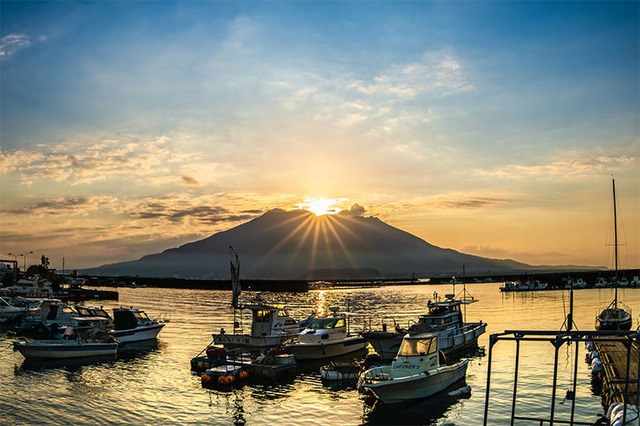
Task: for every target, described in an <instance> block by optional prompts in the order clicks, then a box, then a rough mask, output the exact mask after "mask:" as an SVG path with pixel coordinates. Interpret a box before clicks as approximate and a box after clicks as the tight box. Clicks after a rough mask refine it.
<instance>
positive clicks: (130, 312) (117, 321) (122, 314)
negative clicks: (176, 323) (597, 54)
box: [109, 307, 169, 344]
mask: <svg viewBox="0 0 640 426" xmlns="http://www.w3.org/2000/svg"><path fill="white" fill-rule="evenodd" d="M168 322H169V321H168V320H166V319H164V320H159V319H155V318H153V319H152V318H149V316H148V315H147V314H146V313H145V312H144V311H143V310H141V309H135V308H123V307H120V308H114V309H113V330H110V331H109V334H111V335H112V336H113V337H114V338H115V339H116V340H117V341H118V343H120V344H124V343H132V342H142V341H145V340H151V339H155V338H157V337H158V334H159V333H160V331H162V329H163V328H164V326H165V325H167V323H168Z"/></svg>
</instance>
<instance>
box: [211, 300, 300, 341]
mask: <svg viewBox="0 0 640 426" xmlns="http://www.w3.org/2000/svg"><path fill="white" fill-rule="evenodd" d="M234 311H235V312H234V314H237V315H242V312H237V311H250V312H251V330H250V332H249V333H244V328H243V326H242V322H241V321H234V330H233V333H227V332H226V331H225V329H224V328H222V329H220V332H219V333H217V334H213V335H212V336H213V342H214V343H215V344H217V345H222V346H224V347H225V348H227V349H263V348H268V347H274V346H280V345H282V344H284V343H286V342H288V341H289V340H291V339H293V338H295V337H296V336H298V334H299V333H300V326H299V325H298V322H297V321H296V320H294V319H293V318H291V316H290V315H289V312H288V310H287V309H286V308H284V307H277V306H273V305H269V304H267V303H266V302H265V301H264V299H262V297H261V296H260V294H257V295H256V298H255V299H254V302H253V303H248V304H244V305H238V307H237V308H234Z"/></svg>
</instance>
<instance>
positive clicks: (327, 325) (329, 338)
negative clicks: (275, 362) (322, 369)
mask: <svg viewBox="0 0 640 426" xmlns="http://www.w3.org/2000/svg"><path fill="white" fill-rule="evenodd" d="M329 309H330V310H331V312H333V315H332V316H327V317H315V318H313V319H312V320H311V321H310V322H309V324H308V325H307V327H306V328H305V329H304V330H302V332H301V333H300V335H299V336H298V342H297V343H292V344H289V345H286V346H285V351H286V352H288V353H291V354H293V355H294V356H295V358H296V360H298V361H300V360H308V359H325V358H333V357H337V356H342V355H348V354H351V353H354V352H359V351H362V350H363V349H365V348H366V347H367V344H368V343H367V341H366V339H365V338H364V337H362V336H350V335H349V333H348V330H347V316H346V315H345V314H338V310H339V308H338V307H337V306H332V307H331V308H329Z"/></svg>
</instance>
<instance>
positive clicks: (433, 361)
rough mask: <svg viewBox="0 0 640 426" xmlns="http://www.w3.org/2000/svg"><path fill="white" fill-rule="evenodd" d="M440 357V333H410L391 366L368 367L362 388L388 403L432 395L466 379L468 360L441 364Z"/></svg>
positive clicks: (361, 380)
mask: <svg viewBox="0 0 640 426" xmlns="http://www.w3.org/2000/svg"><path fill="white" fill-rule="evenodd" d="M439 358H440V355H439V351H438V336H437V335H436V334H432V333H431V334H418V335H413V336H411V335H408V334H407V335H406V336H405V337H404V339H403V340H402V344H401V345H400V349H399V350H398V354H397V356H396V358H395V359H394V360H393V362H392V363H391V365H385V366H378V367H373V368H371V369H368V370H366V371H365V372H364V373H363V374H362V375H361V377H360V382H359V384H358V389H359V390H360V391H361V392H363V393H367V392H370V393H372V394H373V395H374V396H375V397H376V398H377V399H378V400H380V401H381V402H383V403H384V404H391V403H397V402H403V401H408V400H414V399H422V398H427V397H430V396H432V395H435V394H437V393H439V392H442V391H444V390H445V389H447V388H448V387H449V386H451V385H453V384H454V383H456V382H458V381H460V380H463V379H464V378H465V375H466V371H467V366H468V361H467V360H462V361H459V362H457V363H456V364H453V365H440V359H439Z"/></svg>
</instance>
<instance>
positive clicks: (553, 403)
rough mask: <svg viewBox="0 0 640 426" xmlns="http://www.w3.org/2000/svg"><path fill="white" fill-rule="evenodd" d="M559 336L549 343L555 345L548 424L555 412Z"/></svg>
mask: <svg viewBox="0 0 640 426" xmlns="http://www.w3.org/2000/svg"><path fill="white" fill-rule="evenodd" d="M558 339H559V337H556V339H555V340H552V341H551V343H552V344H553V346H554V347H555V355H554V361H553V388H552V389H551V392H552V394H551V413H550V416H549V417H550V418H549V426H553V416H554V414H555V409H556V387H557V384H558V350H559V348H560V346H562V342H558Z"/></svg>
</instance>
